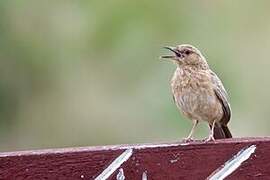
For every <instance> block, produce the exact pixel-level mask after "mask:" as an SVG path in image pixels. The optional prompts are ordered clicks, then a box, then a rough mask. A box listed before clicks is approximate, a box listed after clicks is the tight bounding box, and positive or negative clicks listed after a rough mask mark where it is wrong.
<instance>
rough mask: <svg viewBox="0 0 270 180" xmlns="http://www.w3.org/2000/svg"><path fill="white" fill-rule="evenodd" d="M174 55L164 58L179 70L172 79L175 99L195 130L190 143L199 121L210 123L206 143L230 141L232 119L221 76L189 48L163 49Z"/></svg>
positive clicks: (195, 50) (194, 49) (192, 48)
mask: <svg viewBox="0 0 270 180" xmlns="http://www.w3.org/2000/svg"><path fill="white" fill-rule="evenodd" d="M164 48H166V49H168V50H170V51H172V52H173V55H168V56H161V58H166V59H169V60H171V61H173V62H174V63H175V64H176V66H177V68H176V70H175V72H174V75H173V77H172V79H171V88H172V93H173V99H174V101H175V104H176V106H177V107H178V109H179V110H180V111H181V112H182V114H183V115H184V116H186V117H187V118H189V119H191V120H192V122H193V127H192V129H191V131H190V133H189V135H188V137H187V138H186V141H191V140H192V137H193V133H194V130H195V128H196V126H197V124H198V122H199V121H207V122H208V123H209V127H210V132H209V136H208V138H207V139H206V141H210V140H215V139H223V138H231V137H232V135H231V132H230V130H229V128H228V126H227V124H228V122H229V120H230V118H231V108H230V104H229V102H228V95H227V92H226V90H225V88H224V87H223V85H222V82H221V81H220V79H219V78H218V76H217V75H216V74H215V73H214V72H213V71H211V69H210V68H209V66H208V64H207V62H206V60H205V58H204V56H203V55H202V54H201V52H200V51H199V50H198V49H197V48H195V47H193V46H191V45H188V44H183V45H179V46H176V47H169V46H167V47H164Z"/></svg>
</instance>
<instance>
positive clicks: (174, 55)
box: [160, 46, 181, 59]
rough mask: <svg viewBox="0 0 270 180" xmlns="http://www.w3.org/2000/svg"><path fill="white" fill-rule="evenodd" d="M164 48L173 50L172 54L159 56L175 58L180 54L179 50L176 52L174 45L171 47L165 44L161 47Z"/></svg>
mask: <svg viewBox="0 0 270 180" xmlns="http://www.w3.org/2000/svg"><path fill="white" fill-rule="evenodd" d="M163 48H165V49H169V50H170V51H172V52H174V54H173V55H165V56H160V58H164V59H174V58H177V57H180V56H181V54H180V53H179V52H177V50H176V48H175V47H171V46H165V47H163Z"/></svg>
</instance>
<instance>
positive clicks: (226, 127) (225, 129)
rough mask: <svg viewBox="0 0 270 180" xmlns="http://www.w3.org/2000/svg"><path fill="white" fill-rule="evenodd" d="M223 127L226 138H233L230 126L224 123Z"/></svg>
mask: <svg viewBox="0 0 270 180" xmlns="http://www.w3.org/2000/svg"><path fill="white" fill-rule="evenodd" d="M221 128H222V130H223V132H224V134H225V137H226V138H232V133H231V131H230V130H229V128H228V126H226V125H222V126H221Z"/></svg>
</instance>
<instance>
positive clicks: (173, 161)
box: [170, 158, 179, 164]
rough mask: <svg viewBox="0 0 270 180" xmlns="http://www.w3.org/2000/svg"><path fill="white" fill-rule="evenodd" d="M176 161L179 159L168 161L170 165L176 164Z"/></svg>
mask: <svg viewBox="0 0 270 180" xmlns="http://www.w3.org/2000/svg"><path fill="white" fill-rule="evenodd" d="M178 160H179V158H177V159H171V160H170V163H171V164H173V163H176V162H177V161H178Z"/></svg>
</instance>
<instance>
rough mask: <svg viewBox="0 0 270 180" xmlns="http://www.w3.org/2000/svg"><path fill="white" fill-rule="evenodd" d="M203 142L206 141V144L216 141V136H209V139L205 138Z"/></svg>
mask: <svg viewBox="0 0 270 180" xmlns="http://www.w3.org/2000/svg"><path fill="white" fill-rule="evenodd" d="M203 141H204V142H210V141H215V138H214V136H212V135H210V136H208V137H207V138H205V139H204V140H203Z"/></svg>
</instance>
